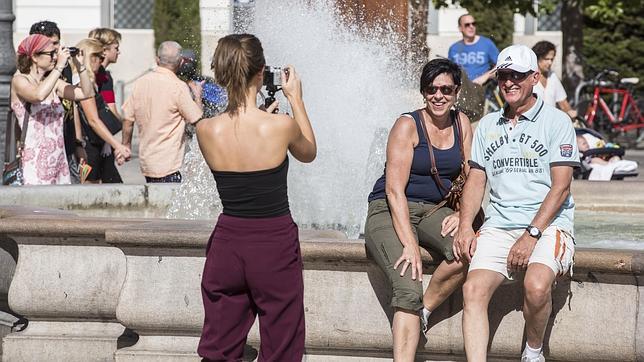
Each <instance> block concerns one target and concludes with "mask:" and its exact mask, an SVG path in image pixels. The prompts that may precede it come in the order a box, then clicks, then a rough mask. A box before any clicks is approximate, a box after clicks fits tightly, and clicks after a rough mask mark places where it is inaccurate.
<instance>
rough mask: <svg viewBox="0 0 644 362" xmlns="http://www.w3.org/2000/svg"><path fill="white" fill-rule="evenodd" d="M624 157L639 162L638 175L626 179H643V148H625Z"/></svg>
mask: <svg viewBox="0 0 644 362" xmlns="http://www.w3.org/2000/svg"><path fill="white" fill-rule="evenodd" d="M624 159H627V160H632V161H637V163H639V169H638V171H639V173H640V174H639V175H638V176H637V177H629V178H627V179H625V180H627V181H644V150H641V149H640V150H626V155H624Z"/></svg>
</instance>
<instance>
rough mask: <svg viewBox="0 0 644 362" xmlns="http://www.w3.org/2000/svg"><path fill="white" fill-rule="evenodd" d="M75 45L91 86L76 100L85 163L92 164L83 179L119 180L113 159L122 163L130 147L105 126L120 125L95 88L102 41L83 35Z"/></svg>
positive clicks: (75, 71)
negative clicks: (91, 90) (89, 94)
mask: <svg viewBox="0 0 644 362" xmlns="http://www.w3.org/2000/svg"><path fill="white" fill-rule="evenodd" d="M76 47H77V48H78V49H79V50H80V51H82V52H83V53H84V54H86V56H85V64H84V65H83V66H84V67H85V68H86V69H90V71H91V72H90V79H91V81H92V87H93V88H94V89H95V95H94V97H93V98H88V99H84V100H81V101H79V102H78V104H77V110H78V114H79V117H80V123H81V127H82V129H83V134H84V140H85V145H84V148H85V151H86V152H87V163H88V164H89V165H90V166H91V167H92V170H91V172H90V173H89V175H87V181H88V182H91V183H99V182H102V183H122V182H123V181H122V180H121V175H120V174H119V172H118V170H117V168H116V166H115V165H114V163H115V162H117V163H118V164H119V165H120V164H123V162H125V159H127V158H129V157H130V149H129V148H128V147H126V146H124V145H123V144H121V142H119V141H118V140H117V139H116V137H114V135H113V134H112V131H110V129H109V128H108V127H107V126H106V124H111V125H112V126H113V130H114V131H117V132H118V130H120V128H121V127H120V126H121V121H120V120H119V119H118V118H117V117H116V116H115V115H114V114H113V113H112V112H111V111H110V110H109V108H108V107H107V105H106V104H105V100H104V99H103V96H101V94H100V93H99V92H98V87H97V84H96V74H97V72H98V70H99V68H100V67H101V62H102V61H103V58H104V56H103V52H104V47H103V44H102V43H101V42H100V41H98V40H96V39H89V38H87V39H83V40H81V41H80V42H79V43H78V44H77V45H76ZM72 69H73V71H74V74H79V68H77V67H75V66H73V67H72ZM106 122H107V123H106ZM116 126H118V127H116ZM117 129H118V130H117Z"/></svg>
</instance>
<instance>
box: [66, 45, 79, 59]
mask: <svg viewBox="0 0 644 362" xmlns="http://www.w3.org/2000/svg"><path fill="white" fill-rule="evenodd" d="M67 49H69V55H70V56H72V57H75V56H76V55H77V54H78V52H79V51H80V49H78V48H76V47H69V48H67Z"/></svg>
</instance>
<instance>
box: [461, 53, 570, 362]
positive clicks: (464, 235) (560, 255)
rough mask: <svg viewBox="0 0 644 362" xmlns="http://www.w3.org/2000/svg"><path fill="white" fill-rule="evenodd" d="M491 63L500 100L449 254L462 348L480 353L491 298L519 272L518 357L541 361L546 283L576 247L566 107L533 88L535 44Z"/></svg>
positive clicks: (479, 149)
mask: <svg viewBox="0 0 644 362" xmlns="http://www.w3.org/2000/svg"><path fill="white" fill-rule="evenodd" d="M496 64H497V66H496V76H497V79H498V81H499V87H500V89H501V92H502V93H503V97H504V98H505V100H506V105H505V107H504V108H503V109H501V110H499V111H498V112H493V113H490V114H488V115H486V116H485V117H483V118H482V119H481V122H480V124H479V126H478V127H477V129H476V132H475V135H474V140H473V144H472V158H471V160H470V173H469V176H468V180H467V183H466V185H465V189H464V191H463V199H462V200H461V210H460V223H459V229H458V233H457V234H456V236H455V238H454V255H458V256H459V257H460V258H463V259H465V260H467V261H469V262H470V267H469V273H468V275H467V280H466V282H465V284H464V286H463V298H464V303H463V338H464V340H465V352H466V354H467V360H468V361H470V362H476V361H485V360H486V358H487V346H488V340H489V322H488V305H489V302H490V299H491V298H492V295H493V294H494V291H495V290H496V289H497V288H498V287H499V286H500V285H501V284H502V283H503V282H504V281H505V280H506V279H514V278H517V277H518V276H519V275H521V274H524V278H523V287H524V288H525V298H524V304H523V316H524V318H525V321H526V325H525V328H526V333H525V334H526V337H527V343H526V347H525V349H524V351H523V355H522V359H521V360H522V361H528V362H538V361H545V359H544V356H543V352H542V345H543V338H544V333H545V329H546V324H547V322H548V319H549V317H550V313H551V310H552V302H551V293H552V285H553V283H554V281H555V278H556V277H557V276H559V275H564V274H566V273H568V272H569V271H570V268H571V265H572V258H573V254H574V250H575V249H574V243H573V214H574V207H575V206H574V202H573V200H572V196H571V194H570V183H571V181H572V174H573V168H574V167H578V166H579V154H578V150H577V142H576V139H575V130H574V129H573V126H572V123H571V122H570V120H569V118H568V115H567V114H566V113H564V112H562V111H560V110H558V109H556V108H555V107H552V106H549V105H547V104H544V102H543V100H542V99H540V98H538V97H537V96H536V95H535V94H533V87H534V86H535V85H536V84H537V82H539V77H540V73H539V72H538V66H537V56H536V55H535V53H534V52H533V51H532V50H531V49H530V48H528V47H526V46H524V45H512V46H510V47H507V48H505V49H504V50H503V51H501V53H500V54H499V56H498V59H497V62H496ZM486 182H489V183H490V187H491V191H490V203H489V205H488V207H487V209H486V210H485V215H486V220H485V223H484V224H483V226H482V227H481V230H480V232H479V234H478V235H475V234H474V231H473V230H472V226H471V225H472V221H473V219H474V216H475V215H476V212H477V211H478V209H479V207H480V206H481V202H482V200H483V196H484V193H485V184H486ZM517 332H519V331H517Z"/></svg>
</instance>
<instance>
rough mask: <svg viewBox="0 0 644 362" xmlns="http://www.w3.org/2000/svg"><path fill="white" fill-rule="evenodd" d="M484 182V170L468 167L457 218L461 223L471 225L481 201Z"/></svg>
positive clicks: (485, 178)
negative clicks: (468, 170)
mask: <svg viewBox="0 0 644 362" xmlns="http://www.w3.org/2000/svg"><path fill="white" fill-rule="evenodd" d="M486 182H487V176H486V175H485V171H483V170H480V169H475V168H471V169H470V172H469V175H468V177H467V181H466V182H465V187H463V195H461V200H460V210H459V218H460V223H461V224H463V225H472V222H474V217H475V216H476V214H477V213H478V210H479V209H480V207H481V203H482V202H483V195H484V194H485V183H486Z"/></svg>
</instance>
